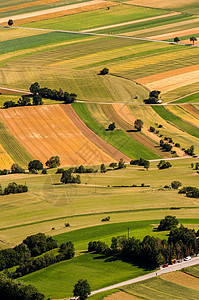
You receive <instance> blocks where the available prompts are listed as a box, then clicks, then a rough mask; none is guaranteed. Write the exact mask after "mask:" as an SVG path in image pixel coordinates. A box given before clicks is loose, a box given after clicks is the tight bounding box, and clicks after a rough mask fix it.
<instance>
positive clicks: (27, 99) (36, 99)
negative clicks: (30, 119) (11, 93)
mask: <svg viewBox="0 0 199 300" xmlns="http://www.w3.org/2000/svg"><path fill="white" fill-rule="evenodd" d="M42 104H43V101H42V98H41V96H40V95H33V96H32V103H31V96H26V95H23V96H21V98H19V100H18V101H17V102H15V101H12V100H9V101H6V102H4V104H3V106H4V108H9V107H18V106H31V105H42Z"/></svg>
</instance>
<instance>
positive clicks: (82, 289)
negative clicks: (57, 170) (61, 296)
mask: <svg viewBox="0 0 199 300" xmlns="http://www.w3.org/2000/svg"><path fill="white" fill-rule="evenodd" d="M90 293H91V288H90V285H89V283H88V282H87V280H83V279H80V280H79V281H78V282H77V283H76V284H75V286H74V290H73V294H74V296H75V297H76V296H78V297H79V299H80V300H85V299H86V298H88V296H89V295H90Z"/></svg>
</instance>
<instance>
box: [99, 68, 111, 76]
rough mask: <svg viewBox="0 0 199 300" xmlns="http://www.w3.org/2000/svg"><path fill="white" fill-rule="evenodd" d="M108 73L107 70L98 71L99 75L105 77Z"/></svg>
mask: <svg viewBox="0 0 199 300" xmlns="http://www.w3.org/2000/svg"><path fill="white" fill-rule="evenodd" d="M108 73H109V69H107V68H104V69H102V70H101V71H100V73H99V75H107V74H108Z"/></svg>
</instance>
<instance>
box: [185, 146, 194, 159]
mask: <svg viewBox="0 0 199 300" xmlns="http://www.w3.org/2000/svg"><path fill="white" fill-rule="evenodd" d="M185 153H187V154H188V155H191V156H193V155H194V145H191V146H190V148H189V149H186V150H185Z"/></svg>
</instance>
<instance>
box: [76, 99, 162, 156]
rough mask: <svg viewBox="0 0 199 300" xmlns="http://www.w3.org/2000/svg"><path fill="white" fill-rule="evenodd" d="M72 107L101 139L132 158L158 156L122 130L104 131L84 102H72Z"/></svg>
mask: <svg viewBox="0 0 199 300" xmlns="http://www.w3.org/2000/svg"><path fill="white" fill-rule="evenodd" d="M73 108H74V110H75V111H76V113H77V114H78V115H79V117H80V118H81V119H82V120H83V121H84V123H85V124H86V125H87V126H88V127H89V128H90V129H91V130H92V131H94V132H95V133H96V134H97V135H99V136H100V137H101V138H102V139H104V140H105V141H107V142H108V143H109V144H111V145H112V146H113V147H115V148H116V149H118V150H119V151H121V152H122V153H124V154H125V155H127V156H129V157H130V158H132V159H137V158H140V157H142V158H145V159H153V158H160V157H159V156H158V155H157V154H155V153H154V152H153V151H151V150H150V149H148V148H146V147H144V146H143V145H141V144H140V143H139V142H137V141H135V140H134V139H132V138H131V137H129V136H128V135H127V134H126V133H125V132H124V131H121V130H115V131H111V132H110V131H106V130H105V128H104V127H103V126H102V125H101V124H99V123H98V122H97V121H96V120H95V119H94V118H93V117H92V115H91V113H90V112H89V110H88V108H87V106H86V104H84V103H74V104H73Z"/></svg>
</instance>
